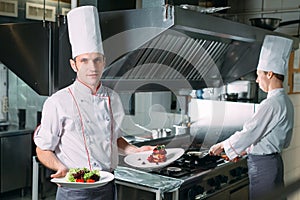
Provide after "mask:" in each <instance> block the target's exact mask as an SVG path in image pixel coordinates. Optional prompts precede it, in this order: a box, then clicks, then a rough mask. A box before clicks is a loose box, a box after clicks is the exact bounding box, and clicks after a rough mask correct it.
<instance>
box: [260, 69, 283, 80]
mask: <svg viewBox="0 0 300 200" xmlns="http://www.w3.org/2000/svg"><path fill="white" fill-rule="evenodd" d="M264 73H265V74H267V73H268V72H266V71H264ZM273 74H274V76H275V77H276V78H277V79H279V80H281V81H282V82H283V81H284V75H282V74H276V73H274V72H273Z"/></svg>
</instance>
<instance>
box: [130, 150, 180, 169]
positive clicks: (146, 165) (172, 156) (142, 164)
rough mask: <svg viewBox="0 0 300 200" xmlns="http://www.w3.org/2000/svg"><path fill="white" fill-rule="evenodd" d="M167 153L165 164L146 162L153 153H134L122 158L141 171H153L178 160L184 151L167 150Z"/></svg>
mask: <svg viewBox="0 0 300 200" xmlns="http://www.w3.org/2000/svg"><path fill="white" fill-rule="evenodd" d="M166 151H167V160H166V162H160V163H151V162H149V161H148V160H147V158H148V157H149V156H150V155H151V154H152V152H153V151H143V152H139V153H134V154H130V155H128V156H126V157H125V158H124V162H125V163H126V164H128V165H130V166H132V167H136V168H143V169H155V168H161V167H165V166H167V165H169V164H171V163H172V162H174V161H175V160H177V159H178V158H180V157H181V156H182V155H183V153H184V149H182V148H168V149H166Z"/></svg>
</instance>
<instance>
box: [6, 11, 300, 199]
mask: <svg viewBox="0 0 300 200" xmlns="http://www.w3.org/2000/svg"><path fill="white" fill-rule="evenodd" d="M166 11H168V12H166ZM100 22H101V30H102V39H103V46H104V52H105V55H106V62H107V65H108V66H107V67H106V69H105V72H104V73H103V79H102V82H103V84H104V85H106V86H108V87H111V88H112V89H114V90H115V91H117V92H119V91H126V92H128V93H131V94H133V93H135V92H139V91H172V92H173V93H174V94H175V95H178V98H179V97H180V96H184V95H182V93H181V92H180V91H183V90H191V89H201V88H208V87H212V88H214V87H220V86H222V85H224V84H227V83H230V82H232V81H235V80H237V79H239V78H241V77H243V76H244V75H246V74H248V73H251V72H253V71H255V70H256V65H257V62H258V57H259V52H260V48H261V44H262V41H263V39H264V36H265V35H267V34H273V35H281V36H283V37H288V38H291V39H293V40H294V45H293V48H294V49H297V48H298V44H299V41H298V39H296V38H292V37H290V36H287V35H284V34H280V33H276V32H272V31H268V30H264V29H260V28H257V27H253V26H248V25H245V24H241V23H238V22H233V21H229V20H227V19H223V18H220V17H216V16H213V15H208V14H203V13H200V12H197V11H194V10H189V9H186V8H182V7H178V6H168V7H158V8H147V9H136V10H125V11H111V12H103V13H101V12H100ZM0 43H1V46H0V60H1V62H2V63H3V64H5V66H7V67H8V68H9V69H10V70H11V71H13V72H14V73H15V74H16V75H17V76H18V77H19V78H21V79H22V80H24V82H25V83H27V84H28V85H29V86H30V87H31V88H33V89H34V90H35V91H36V92H37V93H38V94H40V95H50V94H52V93H53V92H55V91H56V90H58V89H60V88H62V87H65V86H66V85H68V84H70V83H71V82H72V81H73V80H74V78H75V74H74V72H73V71H72V70H71V68H70V67H69V58H71V48H70V44H69V41H68V34H67V24H66V18H65V16H60V17H59V18H57V22H55V23H53V22H46V21H41V22H29V23H19V24H18V23H16V24H1V25H0ZM16 58H17V59H16ZM182 99H184V101H182V104H181V105H180V107H181V108H183V111H182V114H187V109H186V108H187V103H188V98H186V97H184V98H182ZM181 137H186V134H183V135H178V136H176V137H175V138H172V140H173V139H174V141H173V142H174V143H176V142H177V145H178V146H180V145H182V144H183V143H182V142H181V141H180V140H179V139H180V138H181ZM188 137H189V135H188ZM148 142H150V144H154V141H148ZM160 142H162V141H161V140H160ZM197 142H199V143H201V142H202V141H197ZM174 143H173V144H174ZM185 159H186V158H184V160H183V161H182V162H183V163H184V164H190V165H192V164H193V163H196V162H197V163H199V162H200V163H201V162H202V161H199V160H198V159H196V160H185ZM180 161H181V160H178V161H176V163H174V165H175V164H177V165H180ZM243 163H244V161H241V162H238V163H225V164H223V163H218V162H216V163H215V164H214V165H216V166H213V167H212V168H209V169H204V171H201V170H203V169H201V167H203V166H201V167H200V169H196V170H195V171H193V170H191V171H188V173H187V174H185V175H183V176H182V177H179V178H180V179H182V180H183V181H184V182H183V184H182V186H181V187H180V188H179V197H180V199H181V200H182V199H187V198H186V197H187V196H188V197H191V199H196V198H197V199H198V198H200V199H201V198H202V196H201V195H207V194H209V197H210V198H211V199H213V198H214V197H219V196H218V195H219V192H220V191H224V192H225V191H226V196H228V195H229V196H230V195H231V194H237V195H240V194H241V193H243V192H244V191H245V190H244V186H245V184H247V178H245V177H247V176H246V175H245V171H246V170H245V166H244V164H245V163H244V164H243ZM208 166H209V165H208V164H204V167H208ZM173 167H177V166H173ZM193 167H194V166H192V167H191V166H188V168H192V169H193ZM173 169H174V168H173ZM175 171H176V170H175ZM163 175H164V176H166V175H165V174H163ZM168 176H169V175H168ZM240 176H242V177H243V179H242V181H238V179H239V177H240ZM225 180H226V181H225ZM235 181H237V183H238V184H234V182H235ZM220 182H221V183H220ZM122 183H123V182H122V181H120V182H119V184H120V185H121V184H122ZM223 185H224V186H223ZM136 188H138V187H136ZM219 188H220V189H219ZM230 188H231V189H230ZM134 189H135V188H134ZM120 191H122V189H120ZM246 191H247V189H246ZM240 192H241V193H240ZM191 193H192V194H191ZM229 193H230V194H229ZM127 194H128V193H127ZM145 196H147V194H145ZM204 197H208V196H204Z"/></svg>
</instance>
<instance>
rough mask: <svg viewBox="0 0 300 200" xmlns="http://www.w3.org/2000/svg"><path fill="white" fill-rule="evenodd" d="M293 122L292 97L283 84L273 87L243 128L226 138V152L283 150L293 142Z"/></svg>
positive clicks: (258, 152)
mask: <svg viewBox="0 0 300 200" xmlns="http://www.w3.org/2000/svg"><path fill="white" fill-rule="evenodd" d="M241 114H242V113H241ZM293 126H294V107H293V104H292V102H291V100H290V99H289V97H288V95H287V94H286V93H285V91H284V89H283V88H280V89H275V90H272V91H270V92H268V95H267V98H266V99H265V100H263V101H262V102H261V104H260V105H259V108H258V110H257V112H256V113H255V114H254V115H253V117H252V118H251V119H250V120H248V121H247V122H246V123H245V124H244V126H243V129H242V130H241V131H237V132H235V133H234V134H233V135H232V136H230V137H229V138H228V139H226V140H225V141H224V142H223V144H224V150H225V153H226V155H227V156H228V157H229V159H233V158H235V157H236V156H238V155H240V154H241V152H243V151H245V150H246V152H247V153H248V154H253V155H266V154H272V153H277V152H278V153H280V152H281V151H282V149H283V148H286V147H288V146H289V144H290V141H291V138H292V132H293Z"/></svg>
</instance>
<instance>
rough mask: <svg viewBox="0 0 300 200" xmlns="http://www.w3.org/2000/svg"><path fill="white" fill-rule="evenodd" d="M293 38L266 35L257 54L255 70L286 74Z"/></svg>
mask: <svg viewBox="0 0 300 200" xmlns="http://www.w3.org/2000/svg"><path fill="white" fill-rule="evenodd" d="M292 45H293V40H291V39H288V38H284V37H279V36H274V35H266V36H265V39H264V42H263V45H262V48H261V51H260V56H259V62H258V66H257V70H262V71H267V72H268V71H272V72H274V73H276V74H281V75H286V73H287V68H288V63H289V57H290V53H291V50H292Z"/></svg>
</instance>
